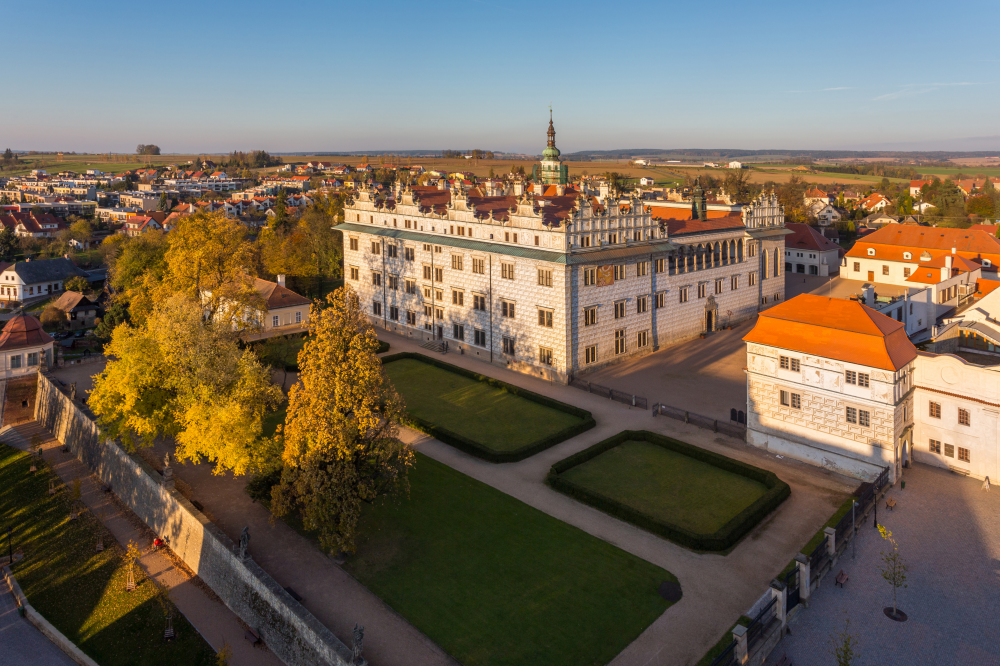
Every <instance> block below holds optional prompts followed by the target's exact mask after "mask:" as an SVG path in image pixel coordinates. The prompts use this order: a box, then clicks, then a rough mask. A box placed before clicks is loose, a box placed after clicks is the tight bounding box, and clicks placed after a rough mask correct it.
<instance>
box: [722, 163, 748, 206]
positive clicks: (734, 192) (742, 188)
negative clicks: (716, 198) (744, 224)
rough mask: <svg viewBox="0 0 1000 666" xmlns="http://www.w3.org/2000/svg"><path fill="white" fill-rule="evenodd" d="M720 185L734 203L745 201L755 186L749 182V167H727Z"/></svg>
mask: <svg viewBox="0 0 1000 666" xmlns="http://www.w3.org/2000/svg"><path fill="white" fill-rule="evenodd" d="M722 187H723V188H724V189H725V190H726V193H727V194H729V196H730V197H732V201H733V202H734V203H747V202H749V201H750V200H751V199H752V198H753V195H754V191H755V189H756V188H755V187H754V186H753V184H751V183H750V170H749V169H728V171H727V173H726V177H725V179H724V180H723V181H722Z"/></svg>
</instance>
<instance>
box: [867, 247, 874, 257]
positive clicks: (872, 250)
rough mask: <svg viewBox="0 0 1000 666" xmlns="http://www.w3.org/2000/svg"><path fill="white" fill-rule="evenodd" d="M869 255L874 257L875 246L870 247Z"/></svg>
mask: <svg viewBox="0 0 1000 666" xmlns="http://www.w3.org/2000/svg"><path fill="white" fill-rule="evenodd" d="M868 256H869V257H874V256H875V248H873V247H870V248H868Z"/></svg>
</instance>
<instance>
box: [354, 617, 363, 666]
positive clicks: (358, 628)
mask: <svg viewBox="0 0 1000 666" xmlns="http://www.w3.org/2000/svg"><path fill="white" fill-rule="evenodd" d="M364 640H365V628H364V626H363V625H359V624H355V625H354V648H353V650H352V652H353V659H352V662H353V663H354V664H358V665H360V664H364V663H365V659H364V657H362V656H361V650H362V646H363V643H364Z"/></svg>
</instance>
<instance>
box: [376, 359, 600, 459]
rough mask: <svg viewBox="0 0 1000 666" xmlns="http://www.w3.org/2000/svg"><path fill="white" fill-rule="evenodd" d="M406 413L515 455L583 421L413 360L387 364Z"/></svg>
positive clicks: (468, 378)
mask: <svg viewBox="0 0 1000 666" xmlns="http://www.w3.org/2000/svg"><path fill="white" fill-rule="evenodd" d="M385 371H386V373H387V374H388V375H389V379H390V380H392V384H393V386H395V387H396V391H397V392H398V393H399V394H400V395H401V396H402V397H403V401H404V402H405V403H406V410H407V411H408V412H409V413H410V414H412V415H414V416H416V417H419V418H422V419H424V420H426V421H429V422H431V423H433V424H435V425H437V426H439V427H441V428H446V429H447V430H450V431H452V432H454V433H457V434H459V435H462V436H464V437H466V438H468V439H470V440H474V441H477V442H479V443H480V444H482V445H483V446H485V447H486V448H488V449H492V450H494V451H499V452H506V451H516V450H517V449H520V448H521V447H524V446H527V445H528V444H531V443H532V442H536V441H538V440H540V439H542V438H544V437H548V436H549V435H553V434H555V433H557V432H560V431H562V430H565V429H566V428H569V427H570V426H573V425H576V424H578V423H580V422H582V421H583V419H582V418H581V417H579V416H574V415H572V414H567V413H566V412H561V411H559V410H557V409H552V408H551V407H546V406H545V405H541V404H539V403H537V402H533V401H531V400H528V399H526V398H522V397H520V396H517V395H514V394H513V393H508V392H507V391H505V390H503V389H500V388H496V387H494V386H490V385H489V384H487V383H486V382H481V381H478V380H475V379H472V378H470V377H463V376H462V375H459V374H456V373H454V372H450V371H449V370H445V369H444V368H439V367H437V366H434V365H430V364H429V363H424V362H422V361H418V360H416V359H410V358H404V359H399V360H397V361H391V362H389V363H387V364H386V365H385Z"/></svg>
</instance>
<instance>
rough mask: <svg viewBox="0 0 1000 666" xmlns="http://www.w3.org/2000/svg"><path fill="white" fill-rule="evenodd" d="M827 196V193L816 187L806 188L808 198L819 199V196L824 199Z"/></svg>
mask: <svg viewBox="0 0 1000 666" xmlns="http://www.w3.org/2000/svg"><path fill="white" fill-rule="evenodd" d="M829 196H830V195H829V194H827V193H826V192H824V191H823V190H821V189H819V188H818V187H813V188H811V189H808V190H806V197H808V198H810V199H819V198H823V199H826V198H828V197H829Z"/></svg>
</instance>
